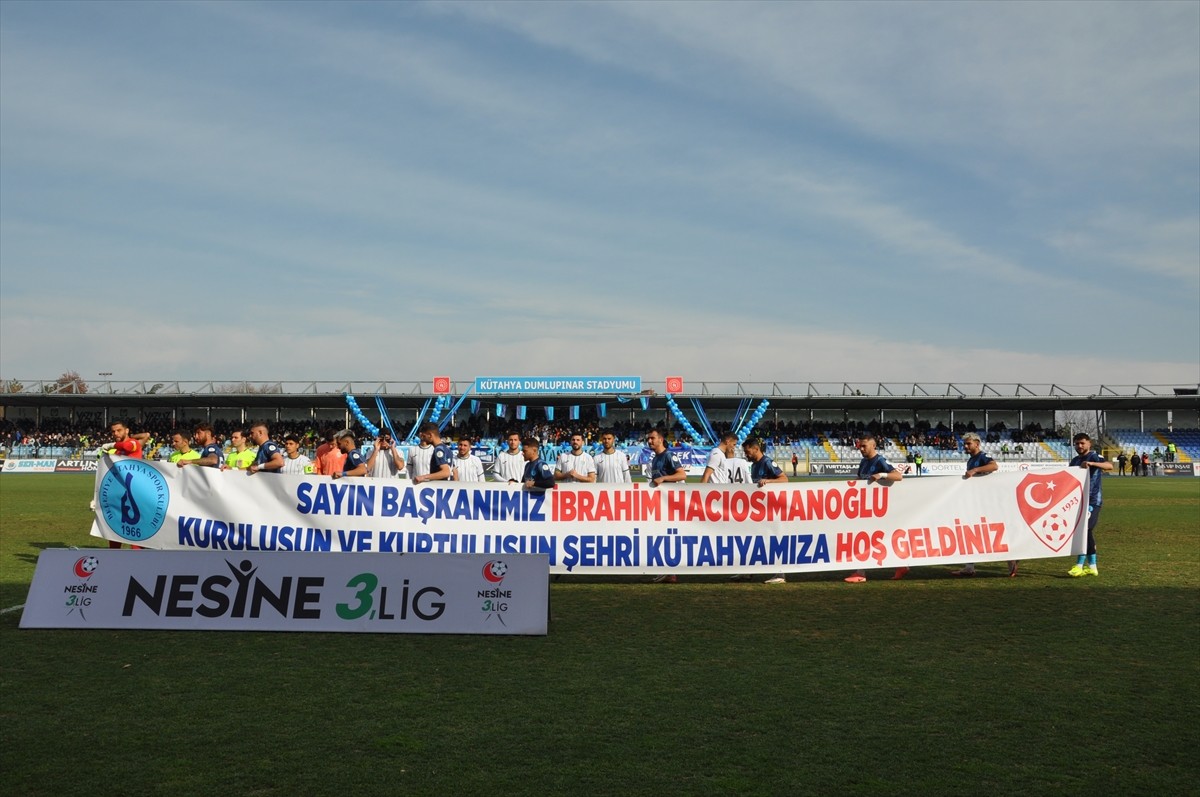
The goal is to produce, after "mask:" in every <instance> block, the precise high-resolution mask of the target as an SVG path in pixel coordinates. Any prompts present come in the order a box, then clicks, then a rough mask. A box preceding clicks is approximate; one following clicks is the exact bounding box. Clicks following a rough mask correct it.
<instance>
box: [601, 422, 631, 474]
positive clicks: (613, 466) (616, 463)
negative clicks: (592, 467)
mask: <svg viewBox="0 0 1200 797" xmlns="http://www.w3.org/2000/svg"><path fill="white" fill-rule="evenodd" d="M600 445H601V446H603V447H604V450H603V451H601V452H600V453H599V454H596V455H595V456H594V457H592V459H593V460H594V461H595V463H596V481H598V482H602V483H604V484H622V483H624V484H629V483H630V482H632V481H633V478H632V477H631V476H630V475H629V457H627V456H625V452H624V451H618V450H617V448H616V445H617V437H616V435H614V434H613V433H612V432H611V431H609V430H608V429H605V430H604V431H603V432H601V433H600Z"/></svg>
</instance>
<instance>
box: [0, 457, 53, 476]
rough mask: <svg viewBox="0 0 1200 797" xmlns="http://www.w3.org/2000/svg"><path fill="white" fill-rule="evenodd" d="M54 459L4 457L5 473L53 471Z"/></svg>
mask: <svg viewBox="0 0 1200 797" xmlns="http://www.w3.org/2000/svg"><path fill="white" fill-rule="evenodd" d="M56 464H58V460H55V459H6V460H4V472H5V473H54V466H55V465H56Z"/></svg>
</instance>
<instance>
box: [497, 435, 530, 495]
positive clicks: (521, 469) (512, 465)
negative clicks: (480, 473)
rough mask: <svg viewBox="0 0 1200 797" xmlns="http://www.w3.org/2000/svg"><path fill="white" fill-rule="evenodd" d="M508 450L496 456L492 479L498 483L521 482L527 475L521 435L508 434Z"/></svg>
mask: <svg viewBox="0 0 1200 797" xmlns="http://www.w3.org/2000/svg"><path fill="white" fill-rule="evenodd" d="M507 440H508V450H506V451H501V452H500V453H499V454H497V455H496V461H495V462H494V463H492V478H493V479H494V480H496V481H498V482H518V483H519V482H520V481H521V479H522V477H523V476H524V475H525V456H524V455H523V454H522V453H521V435H519V434H517V433H516V432H509V433H508V437H507Z"/></svg>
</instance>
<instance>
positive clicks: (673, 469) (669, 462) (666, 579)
mask: <svg viewBox="0 0 1200 797" xmlns="http://www.w3.org/2000/svg"><path fill="white" fill-rule="evenodd" d="M646 445H648V446H650V450H651V451H652V452H654V458H653V459H652V460H650V476H649V483H650V486H651V487H657V486H658V485H660V484H669V483H674V482H684V481H687V469H686V468H684V467H683V463H682V462H680V461H679V457H678V455H676V454H672V453H671V452H670V451H669V450H668V449H667V436H666V435H665V434H663V432H662V431H661V430H659V429H651V430H650V433H649V434H647V435H646ZM653 581H654V583H655V584H674V583H676V582H678V581H679V578H678V577H677V576H676V575H675V574H674V573H664V574H663V575H661V576H655V577H654V579H653Z"/></svg>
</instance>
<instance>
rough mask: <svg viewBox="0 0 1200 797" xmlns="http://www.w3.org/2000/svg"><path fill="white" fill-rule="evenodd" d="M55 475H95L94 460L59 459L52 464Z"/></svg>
mask: <svg viewBox="0 0 1200 797" xmlns="http://www.w3.org/2000/svg"><path fill="white" fill-rule="evenodd" d="M54 472H55V473H95V472H96V460H94V459H60V460H58V461H56V462H55V463H54Z"/></svg>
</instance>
